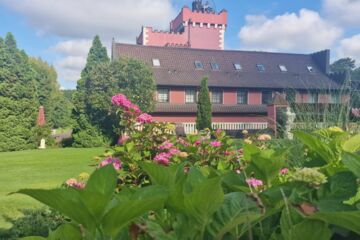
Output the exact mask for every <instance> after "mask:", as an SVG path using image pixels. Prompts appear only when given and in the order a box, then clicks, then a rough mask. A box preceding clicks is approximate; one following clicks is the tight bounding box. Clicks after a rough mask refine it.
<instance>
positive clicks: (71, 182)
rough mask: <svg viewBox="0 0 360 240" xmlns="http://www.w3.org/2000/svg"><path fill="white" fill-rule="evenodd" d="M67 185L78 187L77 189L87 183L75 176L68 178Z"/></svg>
mask: <svg viewBox="0 0 360 240" xmlns="http://www.w3.org/2000/svg"><path fill="white" fill-rule="evenodd" d="M65 185H66V186H68V187H73V188H77V189H83V188H84V187H85V183H84V182H81V181H78V180H77V179H75V178H70V179H68V180H66V182H65Z"/></svg>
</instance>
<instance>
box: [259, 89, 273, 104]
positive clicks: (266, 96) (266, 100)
mask: <svg viewBox="0 0 360 240" xmlns="http://www.w3.org/2000/svg"><path fill="white" fill-rule="evenodd" d="M261 99H262V104H270V103H271V102H272V91H263V92H262V94H261Z"/></svg>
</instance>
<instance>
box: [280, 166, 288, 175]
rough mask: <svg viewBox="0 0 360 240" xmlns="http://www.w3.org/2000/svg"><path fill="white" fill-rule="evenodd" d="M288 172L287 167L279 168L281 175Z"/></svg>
mask: <svg viewBox="0 0 360 240" xmlns="http://www.w3.org/2000/svg"><path fill="white" fill-rule="evenodd" d="M288 172H289V169H288V168H283V169H281V170H280V174H281V175H285V174H287V173H288Z"/></svg>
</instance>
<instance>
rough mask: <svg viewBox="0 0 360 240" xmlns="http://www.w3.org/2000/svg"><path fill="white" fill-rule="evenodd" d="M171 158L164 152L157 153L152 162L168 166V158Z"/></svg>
mask: <svg viewBox="0 0 360 240" xmlns="http://www.w3.org/2000/svg"><path fill="white" fill-rule="evenodd" d="M170 157H171V154H170V153H166V152H162V153H159V154H158V155H156V156H155V157H154V161H155V162H157V163H159V164H162V165H165V166H167V165H169V162H170V160H169V158H170Z"/></svg>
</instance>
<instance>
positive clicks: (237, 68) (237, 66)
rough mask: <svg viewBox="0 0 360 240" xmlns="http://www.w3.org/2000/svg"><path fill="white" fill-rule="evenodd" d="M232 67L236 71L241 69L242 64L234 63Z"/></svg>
mask: <svg viewBox="0 0 360 240" xmlns="http://www.w3.org/2000/svg"><path fill="white" fill-rule="evenodd" d="M234 68H235V70H236V71H241V70H242V66H241V64H240V63H234Z"/></svg>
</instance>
